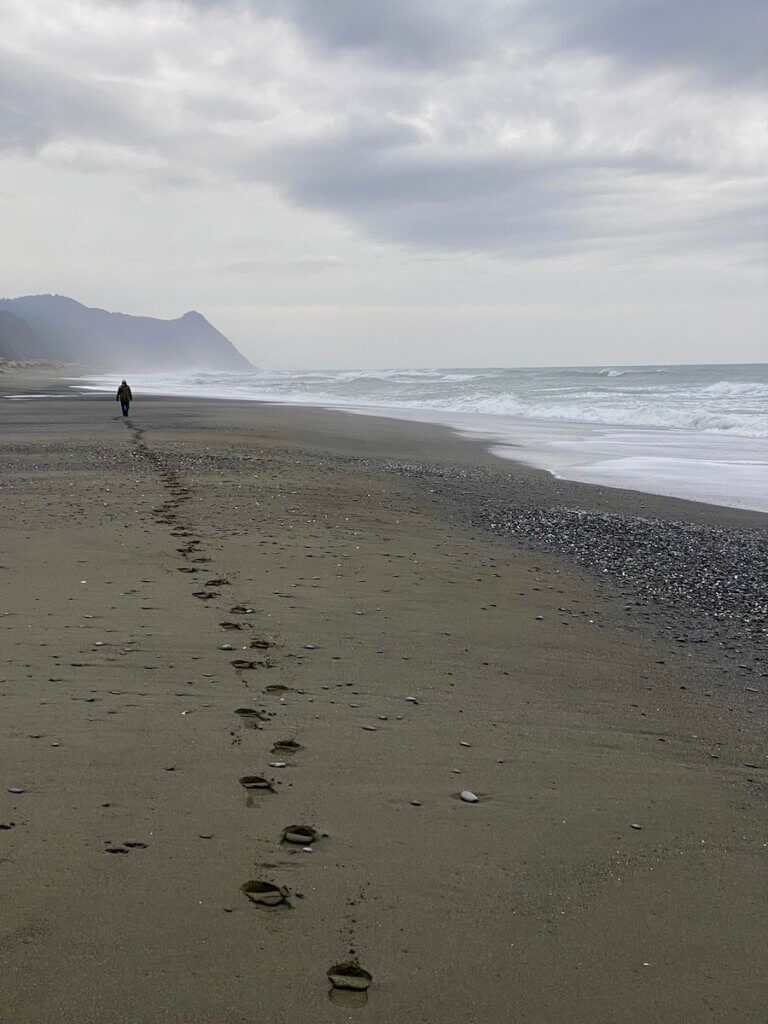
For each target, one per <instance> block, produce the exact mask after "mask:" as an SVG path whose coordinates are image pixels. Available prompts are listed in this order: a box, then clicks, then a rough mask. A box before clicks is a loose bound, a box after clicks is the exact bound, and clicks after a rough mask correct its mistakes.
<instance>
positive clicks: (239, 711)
mask: <svg viewBox="0 0 768 1024" xmlns="http://www.w3.org/2000/svg"><path fill="white" fill-rule="evenodd" d="M235 714H236V715H237V716H238V717H239V718H240V721H241V722H242V723H243V725H244V726H245V728H246V729H259V728H261V727H260V725H259V722H268V721H269V715H268V714H267V713H266V711H259V710H258V708H235Z"/></svg>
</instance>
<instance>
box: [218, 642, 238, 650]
mask: <svg viewBox="0 0 768 1024" xmlns="http://www.w3.org/2000/svg"><path fill="white" fill-rule="evenodd" d="M234 649H235V648H234V647H233V646H232V644H220V645H219V650H220V651H234Z"/></svg>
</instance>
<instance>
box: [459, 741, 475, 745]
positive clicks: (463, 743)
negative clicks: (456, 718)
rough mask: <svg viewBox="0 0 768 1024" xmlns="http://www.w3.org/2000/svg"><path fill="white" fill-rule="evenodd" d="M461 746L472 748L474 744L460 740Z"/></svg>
mask: <svg viewBox="0 0 768 1024" xmlns="http://www.w3.org/2000/svg"><path fill="white" fill-rule="evenodd" d="M459 746H460V747H471V746H472V744H471V743H467V741H466V740H459Z"/></svg>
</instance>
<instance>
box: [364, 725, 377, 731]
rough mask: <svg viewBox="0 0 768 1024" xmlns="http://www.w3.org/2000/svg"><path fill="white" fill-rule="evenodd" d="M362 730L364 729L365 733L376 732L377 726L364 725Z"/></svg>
mask: <svg viewBox="0 0 768 1024" xmlns="http://www.w3.org/2000/svg"><path fill="white" fill-rule="evenodd" d="M363 729H365V731H366V732H376V731H377V730H378V726H376V725H364V726H363Z"/></svg>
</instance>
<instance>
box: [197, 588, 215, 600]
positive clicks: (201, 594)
mask: <svg viewBox="0 0 768 1024" xmlns="http://www.w3.org/2000/svg"><path fill="white" fill-rule="evenodd" d="M192 596H193V597H197V598H199V599H200V600H201V601H210V600H211V598H214V597H221V594H219V593H218V592H217V591H216V590H193V591H192Z"/></svg>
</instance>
